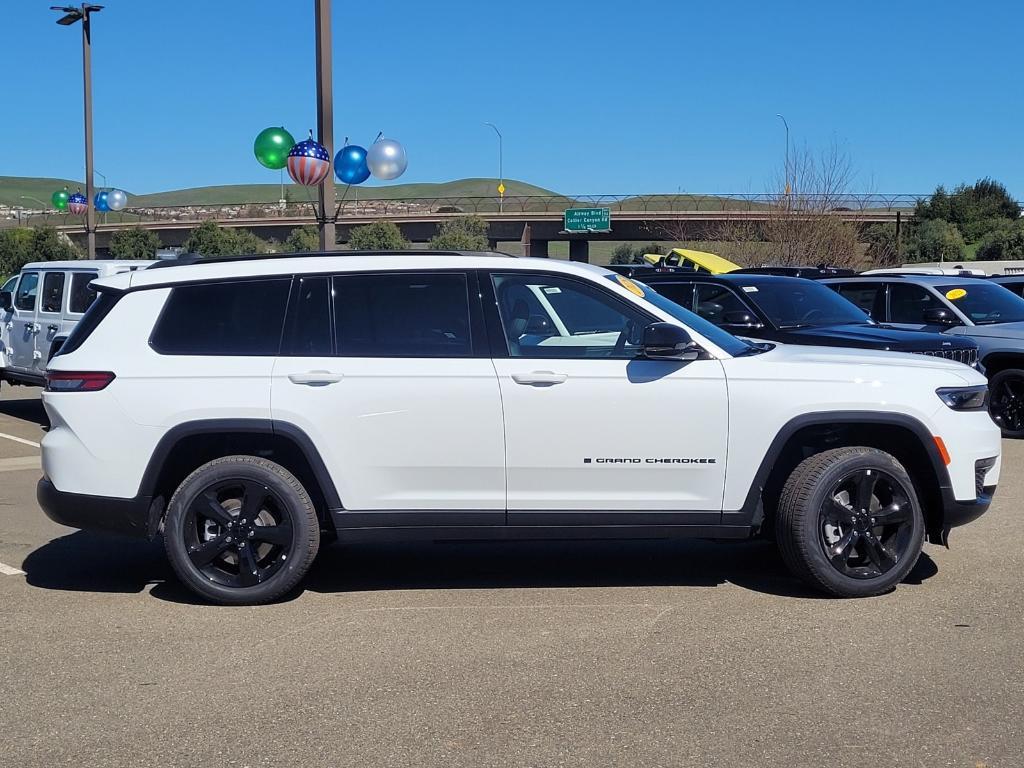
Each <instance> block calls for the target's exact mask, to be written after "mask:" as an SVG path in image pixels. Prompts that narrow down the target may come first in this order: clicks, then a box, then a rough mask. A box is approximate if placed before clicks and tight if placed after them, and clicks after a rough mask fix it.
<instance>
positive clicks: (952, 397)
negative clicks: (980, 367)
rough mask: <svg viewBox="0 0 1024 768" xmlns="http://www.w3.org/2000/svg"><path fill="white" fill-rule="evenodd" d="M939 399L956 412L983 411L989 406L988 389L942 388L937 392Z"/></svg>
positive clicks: (982, 386) (982, 387) (983, 387)
mask: <svg viewBox="0 0 1024 768" xmlns="http://www.w3.org/2000/svg"><path fill="white" fill-rule="evenodd" d="M935 394H936V395H938V396H939V399H940V400H941V401H942V402H944V403H945V404H946V405H948V406H949V407H950V408H952V409H953V410H954V411H983V410H985V406H986V405H987V404H988V387H987V386H985V385H984V384H982V385H980V386H977V387H942V388H940V389H936V390H935Z"/></svg>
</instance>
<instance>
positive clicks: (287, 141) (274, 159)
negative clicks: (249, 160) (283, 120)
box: [252, 128, 295, 171]
mask: <svg viewBox="0 0 1024 768" xmlns="http://www.w3.org/2000/svg"><path fill="white" fill-rule="evenodd" d="M294 145H295V139H294V138H292V135H291V134H290V133H288V131H286V130H285V129H284V128H264V129H263V130H262V131H260V132H259V134H257V136H256V141H254V142H253V145H252V151H253V154H255V155H256V159H257V160H259V162H260V165H263V166H265V167H267V168H270V169H271V170H274V171H276V170H278V169H280V168H284V167H285V166H286V165H287V164H288V150H289V149H291V148H292V147H293V146H294Z"/></svg>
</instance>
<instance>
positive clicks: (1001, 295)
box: [936, 280, 1024, 325]
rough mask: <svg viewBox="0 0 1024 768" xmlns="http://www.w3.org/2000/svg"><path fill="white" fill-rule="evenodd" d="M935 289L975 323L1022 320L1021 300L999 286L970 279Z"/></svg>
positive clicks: (1022, 300)
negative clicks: (969, 280)
mask: <svg viewBox="0 0 1024 768" xmlns="http://www.w3.org/2000/svg"><path fill="white" fill-rule="evenodd" d="M936 290H937V291H938V292H939V293H940V294H942V295H943V296H945V297H946V299H948V300H949V301H950V303H952V305H953V306H954V307H956V308H957V309H959V310H960V311H961V312H963V313H964V314H965V315H967V317H968V319H969V320H970V321H971V322H972V323H974V324H975V325H992V324H993V323H1017V322H1020V321H1022V320H1024V299H1022V298H1021V297H1020V296H1017V295H1016V294H1014V293H1012V292H1010V291H1008V290H1006V288H1003V286H1001V285H994V284H993V283H983V282H982V281H980V280H979V281H977V283H975V282H974V281H973V280H972V281H971V282H969V283H967V282H964V283H961V284H960V285H941V286H938V287H937V288H936Z"/></svg>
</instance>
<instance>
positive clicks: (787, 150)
mask: <svg viewBox="0 0 1024 768" xmlns="http://www.w3.org/2000/svg"><path fill="white" fill-rule="evenodd" d="M775 116H776V117H777V118H779V120H781V121H782V124H783V125H784V126H786V199H787V200H788V199H789V193H790V186H789V123H787V122H786V118H785V117H783V116H782V115H775Z"/></svg>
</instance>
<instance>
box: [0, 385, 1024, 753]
mask: <svg viewBox="0 0 1024 768" xmlns="http://www.w3.org/2000/svg"><path fill="white" fill-rule="evenodd" d="M44 421H45V419H44V414H43V411H42V407H41V406H40V404H39V400H38V390H34V389H11V388H9V387H7V386H6V385H4V387H3V390H2V392H0V563H2V564H3V565H4V566H5V567H3V568H0V766H5V767H6V766H12V767H14V766H18V767H25V766H37V765H39V766H43V765H45V766H54V765H76V766H78V765H86V766H114V765H152V764H160V765H166V766H177V765H182V766H189V768H194V767H195V766H202V765H212V764H220V765H228V766H264V765H267V766H271V765H272V766H291V765H300V764H302V765H309V766H328V765H330V766H340V765H352V766H376V765H381V766H392V767H393V766H433V765H437V766H446V767H450V766H492V765H493V766H510V765H516V766H558V765H580V766H612V765H622V766H639V765H659V766H660V765H680V766H704V765H710V766H719V765H721V766H769V765H772V766H775V765H778V766H825V765H827V766H927V767H928V768H931V767H932V766H957V767H961V766H963V767H965V768H978V766H985V767H986V768H995V767H996V766H1020V765H1024V669H1022V664H1021V659H1022V657H1024V597H1022V591H1021V584H1022V578H1021V574H1022V572H1024V546H1022V544H1024V533H1022V528H1021V525H1020V524H1019V520H1018V516H1019V514H1020V504H1019V500H1020V499H1022V498H1024V480H1022V477H1021V472H1020V470H1021V468H1022V466H1024V443H1022V442H1004V451H1005V458H1004V465H1003V475H1002V482H1001V486H1000V489H999V492H998V494H997V497H996V502H995V504H994V506H993V508H992V510H991V511H990V512H989V513H988V514H987V515H986V516H984V517H983V518H982V519H981V520H979V521H978V522H977V523H975V524H973V525H970V526H968V527H966V528H963V529H960V530H957V531H954V533H953V537H952V549H950V550H946V549H943V548H941V547H937V546H934V545H928V546H926V550H925V555H924V556H923V557H922V558H921V560H920V561H919V563H918V565H917V567H916V568H915V570H914V571H913V572H912V574H911V577H910V579H909V580H908V582H907V583H905V584H903V585H902V586H901V587H900V588H899V589H898V590H897V591H896V592H895V593H893V594H890V595H886V596H883V597H879V598H874V599H868V600H847V601H839V600H829V599H822V598H820V597H819V596H817V595H815V594H812V593H809V592H807V591H806V590H805V589H804V588H803V587H802V586H801V585H800V583H799V582H797V581H796V580H795V579H794V578H792V577H790V576H789V575H788V573H787V572H786V571H785V570H784V568H783V566H782V564H781V562H780V560H779V559H778V558H777V556H776V555H775V553H774V550H773V548H772V547H771V546H770V545H768V544H765V543H756V542H743V543H735V542H734V543H712V542H682V543H663V542H662V543H658V542H653V543H652V542H646V543H645V542H632V543H544V544H417V545H407V546H406V545H403V546H398V545H393V546H358V547H356V546H339V545H335V546H332V547H329V548H327V549H326V550H325V551H323V552H322V554H321V556H320V558H319V560H318V561H317V563H316V565H315V566H314V570H313V573H312V574H311V576H310V578H309V579H308V581H307V583H306V586H305V589H304V590H303V591H302V592H301V593H299V594H297V595H295V596H293V597H292V599H289V600H287V601H285V602H282V603H280V604H277V605H272V606H265V607H259V608H223V607H214V606H209V605H202V604H198V603H196V602H195V601H194V600H193V599H192V598H191V596H190V594H189V593H187V592H186V591H185V590H184V589H182V588H181V587H179V586H178V585H177V583H176V582H175V581H174V578H173V576H172V574H171V572H170V569H169V567H168V566H167V565H166V564H165V561H164V558H163V553H162V549H161V547H160V545H159V544H147V543H145V542H138V541H133V540H129V539H117V538H110V537H103V536H99V535H92V534H87V533H82V532H76V531H74V530H71V529H67V528H63V527H61V526H58V525H56V524H54V523H51V522H50V521H49V520H47V519H46V518H45V517H44V516H43V514H42V513H41V512H40V511H39V508H38V507H37V505H36V501H35V483H36V480H37V479H38V477H39V464H38V455H39V450H38V448H37V447H36V446H35V444H36V443H38V441H39V439H40V437H41V435H42V431H43V427H42V424H43V422H44ZM21 572H24V573H21Z"/></svg>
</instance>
